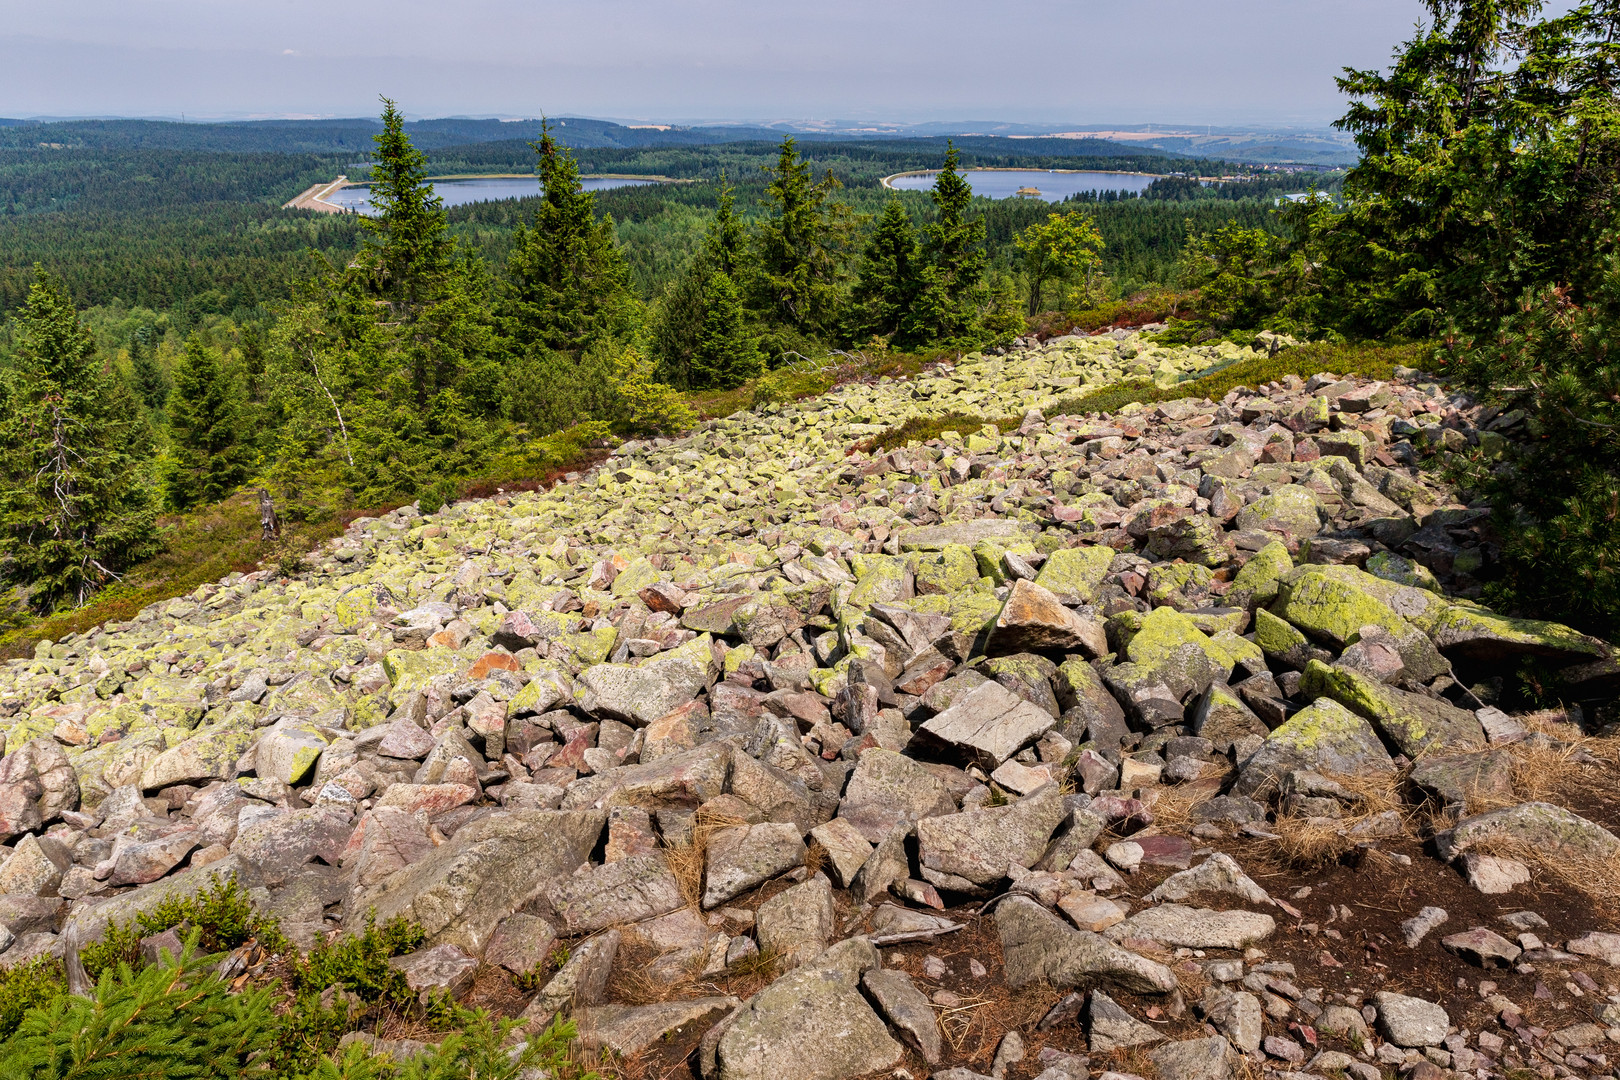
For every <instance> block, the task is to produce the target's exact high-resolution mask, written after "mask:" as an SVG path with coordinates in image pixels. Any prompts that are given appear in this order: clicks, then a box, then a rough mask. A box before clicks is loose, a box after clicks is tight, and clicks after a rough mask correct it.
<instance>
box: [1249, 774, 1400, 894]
mask: <svg viewBox="0 0 1620 1080" xmlns="http://www.w3.org/2000/svg"><path fill="white" fill-rule="evenodd" d="M1329 779H1330V780H1332V781H1333V782H1334V783H1336V784H1338V785H1339V787H1340V788H1342V789H1343V790H1344V791H1346V792H1347V793H1349V794H1350V795H1351V796H1352V798H1353V799H1354V802H1353V803H1352V804H1351V805H1350V806H1348V807H1346V808H1345V810H1344V813H1343V816H1341V817H1337V818H1312V817H1300V816H1297V815H1291V814H1281V813H1279V814H1278V815H1277V822H1276V824H1275V825H1274V826H1273V831H1275V832H1276V833H1277V835H1278V837H1279V838H1280V839H1278V840H1277V841H1275V843H1274V845H1273V848H1274V851H1275V853H1276V857H1277V861H1278V862H1279V863H1281V866H1280V867H1278V869H1284V868H1288V869H1296V870H1317V869H1320V868H1322V867H1324V866H1328V865H1330V864H1332V863H1335V862H1338V861H1339V860H1340V859H1342V858H1343V857H1344V856H1345V855H1347V854H1349V853H1350V852H1351V851H1354V850H1355V849H1356V848H1357V847H1360V846H1362V845H1363V844H1366V843H1368V842H1369V841H1375V840H1380V839H1387V838H1391V837H1392V836H1410V835H1413V830H1414V826H1415V808H1413V807H1411V806H1408V805H1407V804H1406V801H1405V800H1404V799H1402V798H1401V783H1402V777H1401V776H1400V775H1399V774H1396V773H1381V774H1373V775H1368V776H1339V775H1332V776H1330V777H1329ZM1390 821H1393V822H1396V823H1398V830H1390V829H1388V828H1386V823H1387V822H1390Z"/></svg>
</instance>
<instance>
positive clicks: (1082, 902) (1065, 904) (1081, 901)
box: [1057, 892, 1130, 934]
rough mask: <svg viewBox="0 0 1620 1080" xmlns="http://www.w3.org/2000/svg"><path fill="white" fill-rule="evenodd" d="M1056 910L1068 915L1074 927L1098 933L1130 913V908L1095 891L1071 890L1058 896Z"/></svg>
mask: <svg viewBox="0 0 1620 1080" xmlns="http://www.w3.org/2000/svg"><path fill="white" fill-rule="evenodd" d="M1057 906H1058V910H1059V911H1061V912H1063V914H1065V915H1067V916H1068V917H1069V921H1070V922H1072V923H1074V925H1075V929H1077V930H1086V931H1089V932H1091V933H1093V934H1100V933H1102V932H1103V931H1104V930H1107V929H1108V928H1109V927H1110V926H1117V925H1119V924H1120V923H1122V922H1124V921H1125V919H1126V917H1127V916H1129V915H1130V909H1129V908H1127V907H1125V906H1124V905H1123V904H1118V903H1115V902H1114V901H1112V900H1109V899H1108V898H1106V897H1102V896H1097V895H1096V894H1095V893H1088V892H1072V893H1065V894H1063V895H1062V896H1061V897H1059V898H1058V904H1057Z"/></svg>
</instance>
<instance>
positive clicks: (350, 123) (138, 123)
mask: <svg viewBox="0 0 1620 1080" xmlns="http://www.w3.org/2000/svg"><path fill="white" fill-rule="evenodd" d="M551 123H552V128H553V131H554V132H555V134H556V137H557V139H558V141H559V142H561V143H562V144H563V145H565V146H570V147H574V148H576V149H619V150H636V149H654V148H658V147H679V146H706V145H716V144H724V143H745V142H770V143H775V142H779V141H780V140H781V138H782V136H783V135H786V134H791V135H793V136H794V137H795V138H797V139H800V140H801V141H805V142H823V141H825V142H883V143H898V144H910V145H919V144H928V145H934V144H937V142H939V141H940V138H941V137H940V136H935V135H932V134H923V135H922V137H921V138H918V136H917V134H916V133H914V132H910V131H907V132H884V131H860V130H857V131H847V130H841V131H833V130H828V131H815V130H812V131H801V130H793V129H792V128H789V127H787V126H785V125H777V126H772V127H749V126H731V125H714V126H704V127H680V126H673V125H656V126H646V127H642V126H632V125H625V124H617V123H614V122H612V121H608V120H587V119H583V118H580V117H571V116H568V117H559V118H557V119H554V120H553V121H552V122H551ZM992 126H994V125H992ZM405 128H406V131H407V133H408V134H409V135H410V137H411V141H412V142H413V143H415V144H416V145H417V146H418V147H419V148H421V149H423V150H428V151H433V150H441V149H444V148H445V147H451V146H469V145H476V144H479V143H490V142H510V141H516V142H526V141H528V140H530V139H534V138H537V137H538V136H539V133H540V121H539V120H537V119H536V120H469V119H460V118H453V117H452V118H447V119H437V120H413V121H410V122H409V123H407V124H406V125H405ZM381 129H382V128H381V124H379V123H378V122H377V121H376V120H372V119H368V118H354V119H346V120H253V121H233V122H228V123H218V124H189V123H179V122H176V121H172V120H63V121H55V122H50V123H37V122H34V121H25V120H15V121H14V120H0V150H4V149H10V150H33V149H39V148H45V147H48V148H50V149H75V150H189V151H193V152H199V153H235V154H244V153H279V154H355V155H364V154H368V153H369V152H370V150H371V145H372V143H371V138H372V136H373V135H375V134H376V133H377V132H378V131H380V130H381ZM956 141H957V143H958V145H960V146H962V147H963V148H964V149H967V148H970V147H972V148H977V149H980V150H985V151H997V150H999V151H1000V152H1003V153H1006V152H1016V153H1019V154H1040V155H1048V156H1057V157H1117V156H1119V155H1121V154H1130V155H1144V154H1145V155H1147V156H1152V157H1164V156H1178V155H1176V154H1175V152H1174V151H1166V150H1163V149H1160V148H1157V147H1153V148H1144V147H1142V146H1140V145H1126V144H1121V143H1115V142H1110V141H1108V140H1106V139H1094V138H1078V139H1045V138H1031V137H1024V138H1020V139H1018V140H1017V141H1016V143H1014V142H1013V141H1012V140H1009V139H1006V138H999V137H994V135H993V134H992V133H989V132H987V133H986V134H984V135H980V134H970V135H966V136H961V137H958V138H957V140H956ZM1014 147H1016V150H1014Z"/></svg>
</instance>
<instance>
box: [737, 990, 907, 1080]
mask: <svg viewBox="0 0 1620 1080" xmlns="http://www.w3.org/2000/svg"><path fill="white" fill-rule="evenodd" d="M860 974H861V973H858V972H854V971H851V970H850V969H849V968H842V967H819V966H815V965H811V966H807V967H802V968H800V969H799V970H797V971H793V972H789V973H788V974H787V975H784V976H782V977H781V978H780V979H777V980H776V981H775V982H773V983H772V984H771V985H769V986H767V987H766V988H765V989H764V990H761V991H760V992H759V993H758V994H757V995H755V997H754V998H753V999H752V1000H750V1001H749V1003H748V1004H747V1005H745V1006H743V1008H742V1009H741V1010H740V1011H739V1012H738V1013H737V1014H736V1016H735V1017H733V1018H732V1019H731V1020H730V1022H729V1023H728V1024H727V1026H726V1029H725V1032H724V1033H723V1034H722V1035H721V1036H720V1039H719V1043H718V1045H717V1046H716V1047H715V1067H716V1072H715V1078H714V1080H846V1078H847V1077H851V1076H859V1075H861V1074H863V1073H869V1072H876V1071H877V1070H879V1069H892V1068H893V1067H894V1066H896V1065H898V1064H899V1063H900V1059H901V1058H902V1057H903V1056H904V1054H905V1050H904V1048H903V1047H902V1046H901V1045H900V1044H899V1043H898V1042H896V1041H895V1039H894V1037H893V1036H892V1035H890V1034H889V1028H888V1025H886V1024H885V1023H884V1022H883V1021H882V1020H881V1019H879V1017H878V1015H877V1013H875V1012H873V1011H872V1007H871V1006H870V1005H868V1004H867V1003H866V998H865V997H863V996H862V994H861V991H860V988H859V985H858V983H859V978H860Z"/></svg>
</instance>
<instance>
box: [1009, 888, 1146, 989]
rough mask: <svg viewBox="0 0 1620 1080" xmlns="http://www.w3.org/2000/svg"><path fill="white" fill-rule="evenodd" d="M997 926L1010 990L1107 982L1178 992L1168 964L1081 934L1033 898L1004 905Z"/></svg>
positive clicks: (1013, 899) (1018, 898) (1014, 899)
mask: <svg viewBox="0 0 1620 1080" xmlns="http://www.w3.org/2000/svg"><path fill="white" fill-rule="evenodd" d="M995 920H996V931H997V933H998V934H999V935H1000V937H1001V955H1002V962H1003V965H1004V967H1005V970H1006V973H1007V985H1008V986H1010V987H1012V988H1013V989H1015V990H1016V989H1018V988H1019V987H1021V986H1027V985H1029V984H1030V983H1034V982H1039V981H1041V980H1042V979H1045V980H1046V981H1047V982H1049V983H1051V984H1052V985H1053V986H1054V987H1057V988H1058V989H1065V988H1067V987H1071V986H1080V985H1089V984H1092V983H1096V982H1102V983H1106V984H1108V985H1110V986H1117V987H1119V988H1120V989H1122V990H1127V991H1130V992H1132V993H1137V994H1168V993H1169V992H1170V991H1172V990H1174V989H1175V988H1176V986H1177V982H1176V976H1175V973H1174V972H1172V971H1171V970H1170V969H1169V968H1167V967H1165V966H1164V965H1163V964H1160V963H1157V962H1156V961H1153V960H1149V959H1148V958H1147V957H1145V956H1138V955H1137V954H1136V953H1133V952H1130V951H1129V950H1126V949H1123V948H1121V947H1120V946H1118V945H1115V944H1114V943H1113V942H1111V941H1109V940H1108V939H1107V938H1104V937H1101V936H1099V935H1097V934H1092V933H1088V932H1086V931H1084V930H1075V929H1073V928H1072V927H1070V926H1069V925H1068V924H1067V923H1065V922H1064V921H1063V920H1062V919H1060V918H1058V917H1057V916H1056V915H1054V914H1052V913H1051V912H1050V911H1048V910H1046V908H1044V907H1042V906H1041V905H1040V904H1038V903H1036V902H1035V901H1033V900H1031V899H1029V898H1028V897H1024V896H1009V897H1008V898H1007V899H1005V900H1003V901H1002V902H1001V903H1000V904H998V905H996V912H995Z"/></svg>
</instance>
